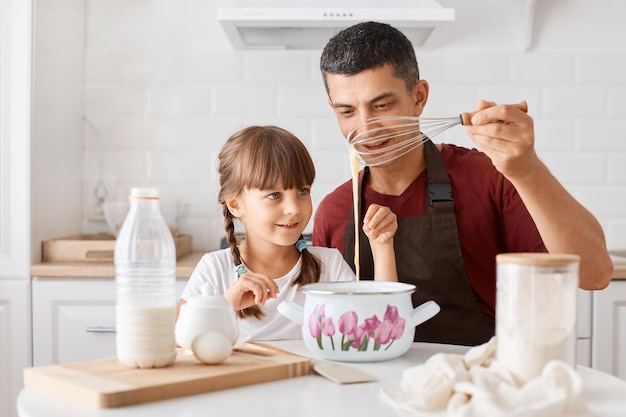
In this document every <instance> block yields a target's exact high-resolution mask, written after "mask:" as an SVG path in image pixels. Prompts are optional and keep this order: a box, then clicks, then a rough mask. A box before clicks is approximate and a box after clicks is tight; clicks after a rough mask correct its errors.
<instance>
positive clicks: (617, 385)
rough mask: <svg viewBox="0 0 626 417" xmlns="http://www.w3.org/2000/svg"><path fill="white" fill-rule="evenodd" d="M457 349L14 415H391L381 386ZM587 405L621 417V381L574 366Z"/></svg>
mask: <svg viewBox="0 0 626 417" xmlns="http://www.w3.org/2000/svg"><path fill="white" fill-rule="evenodd" d="M272 344H273V345H276V346H279V347H281V348H283V349H286V350H288V351H291V352H294V353H297V354H301V355H305V356H310V354H309V353H308V351H307V350H306V348H305V347H304V344H303V342H302V341H282V342H272ZM466 349H467V348H464V347H462V346H451V345H439V344H431V343H414V344H413V346H412V347H411V349H410V350H409V351H408V352H407V353H406V354H404V355H403V356H401V357H400V358H397V359H394V360H391V361H385V362H373V363H350V364H348V365H351V366H355V367H358V368H360V369H363V370H364V371H367V372H369V373H371V374H373V375H375V376H376V377H377V378H378V381H376V382H367V383H359V384H349V385H339V384H336V383H334V382H331V381H330V380H327V379H325V378H323V377H321V376H319V375H315V374H314V375H307V376H303V377H297V378H290V379H285V380H281V381H275V382H268V383H262V384H255V385H249V386H245V387H240V388H233V389H229V390H223V391H216V392H211V393H207V394H199V395H193V396H188V397H182V398H177V399H172V400H164V401H157V402H152V403H148V404H142V405H136V406H130V407H120V408H108V409H92V408H87V407H84V406H81V405H77V404H74V403H70V402H67V401H63V400H59V399H56V398H53V397H51V396H49V395H47V394H44V393H41V392H38V391H34V390H32V389H23V390H22V392H21V393H20V394H19V397H18V400H17V408H18V415H19V416H20V417H137V416H151V417H206V416H209V415H210V416H220V417H221V416H233V417H241V416H253V415H257V416H258V415H262V416H265V415H271V416H272V417H293V416H299V417H300V416H301V417H307V416H311V417H313V416H315V417H332V416H341V417H345V416H359V417H368V416H376V417H380V416H393V415H399V414H397V413H396V411H395V410H394V409H393V408H392V407H391V406H389V405H387V404H386V403H384V402H383V401H382V400H381V398H380V394H379V392H380V389H381V387H385V388H390V389H399V388H400V382H401V380H402V371H404V370H405V369H407V368H409V367H412V366H415V365H419V364H422V363H424V362H425V361H426V359H428V358H429V357H430V356H432V355H434V354H435V353H438V352H447V353H463V352H464V351H465V350H466ZM578 371H579V373H580V375H581V376H582V378H583V381H584V384H585V391H586V393H587V398H588V406H589V409H590V411H591V413H592V415H593V416H595V417H624V415H626V382H625V381H622V380H621V379H618V378H616V377H614V376H612V375H608V374H605V373H603V372H600V371H596V370H594V369H590V368H587V367H582V366H579V367H578Z"/></svg>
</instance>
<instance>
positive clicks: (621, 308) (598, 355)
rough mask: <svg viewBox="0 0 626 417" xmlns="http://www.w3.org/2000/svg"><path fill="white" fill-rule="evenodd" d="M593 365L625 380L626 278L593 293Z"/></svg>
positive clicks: (614, 281) (612, 282)
mask: <svg viewBox="0 0 626 417" xmlns="http://www.w3.org/2000/svg"><path fill="white" fill-rule="evenodd" d="M592 341H593V343H592V367H593V368H595V369H598V370H600V371H603V372H607V373H610V374H613V375H615V376H617V377H619V378H622V379H625V380H626V280H613V281H611V283H610V284H609V286H608V287H607V288H606V289H604V290H602V291H596V292H594V294H593V336H592Z"/></svg>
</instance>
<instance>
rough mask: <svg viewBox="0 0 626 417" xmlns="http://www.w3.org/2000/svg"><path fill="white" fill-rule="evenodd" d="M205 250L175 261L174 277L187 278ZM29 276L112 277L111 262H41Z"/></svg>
mask: <svg viewBox="0 0 626 417" xmlns="http://www.w3.org/2000/svg"><path fill="white" fill-rule="evenodd" d="M205 253H206V252H204V251H200V252H192V253H190V254H189V255H186V256H183V257H182V258H180V259H179V260H178V262H176V278H177V279H188V278H189V277H190V276H191V273H192V272H193V270H194V268H195V267H196V264H197V263H198V261H199V260H200V258H201V257H202V255H204V254H205ZM30 276H31V277H37V278H113V277H115V267H114V265H113V263H112V262H41V263H38V264H34V265H32V266H31V267H30Z"/></svg>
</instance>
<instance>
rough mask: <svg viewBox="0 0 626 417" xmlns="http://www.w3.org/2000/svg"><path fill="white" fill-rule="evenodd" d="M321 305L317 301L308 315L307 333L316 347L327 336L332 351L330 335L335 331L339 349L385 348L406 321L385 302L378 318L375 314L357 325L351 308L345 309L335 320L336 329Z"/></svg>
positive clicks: (401, 331) (395, 308) (322, 347)
mask: <svg viewBox="0 0 626 417" xmlns="http://www.w3.org/2000/svg"><path fill="white" fill-rule="evenodd" d="M324 307H325V305H324V304H318V305H316V306H315V308H314V309H313V312H312V313H311V315H310V316H309V332H310V334H311V337H313V338H315V339H316V341H317V346H318V347H319V349H321V350H323V349H324V345H323V337H327V338H329V339H330V344H331V348H332V350H335V340H334V335H335V332H336V330H339V333H340V334H341V344H340V346H341V350H344V351H347V350H350V349H356V350H357V351H366V350H367V349H368V347H369V346H370V345H373V348H372V349H373V350H375V351H376V350H379V349H380V348H381V347H383V346H384V347H385V350H386V349H389V347H390V346H391V345H392V344H393V342H394V340H397V339H400V338H401V337H402V335H403V334H404V328H405V324H406V321H405V320H404V319H403V318H402V317H400V315H399V314H398V308H397V307H396V306H392V305H387V309H386V310H385V314H384V316H383V319H382V321H381V320H380V319H379V318H378V316H376V315H373V316H372V317H369V318H366V319H364V320H363V322H362V323H361V324H359V318H358V315H357V314H356V312H355V311H346V312H345V313H343V314H342V315H341V316H340V317H339V320H338V321H337V329H336V328H335V323H334V322H333V318H332V317H329V316H326V314H325V311H324Z"/></svg>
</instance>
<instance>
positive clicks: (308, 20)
mask: <svg viewBox="0 0 626 417" xmlns="http://www.w3.org/2000/svg"><path fill="white" fill-rule="evenodd" d="M258 3H261V2H259V1H258V0H240V1H239V2H236V3H235V4H233V5H232V6H230V7H220V8H218V10H217V18H218V21H219V22H220V23H221V25H222V27H223V29H224V32H225V33H226V35H227V36H228V38H229V39H230V42H231V43H232V45H233V47H235V48H237V49H243V48H290V49H318V48H319V49H322V48H323V47H324V45H326V42H327V41H328V40H329V39H330V38H331V37H332V36H333V35H334V34H335V33H337V32H339V31H340V30H342V29H344V28H346V27H348V26H352V25H353V24H355V23H359V22H365V21H370V20H371V21H377V22H384V23H389V24H390V25H392V26H395V27H396V28H398V29H400V30H401V31H402V32H403V33H404V34H405V35H406V36H407V37H408V38H409V39H410V40H411V42H412V43H413V45H414V46H415V47H419V46H423V45H424V44H425V42H426V40H427V39H428V37H429V36H430V34H431V33H432V31H433V30H434V29H435V27H436V26H437V25H438V24H439V23H441V22H450V21H453V20H454V17H455V16H454V9H450V8H444V7H442V6H441V5H440V4H439V3H437V2H436V1H435V0H382V1H381V0H309V1H302V0H266V1H264V2H262V3H263V4H264V5H263V6H260V5H259V4H258ZM302 3H306V4H302Z"/></svg>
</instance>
